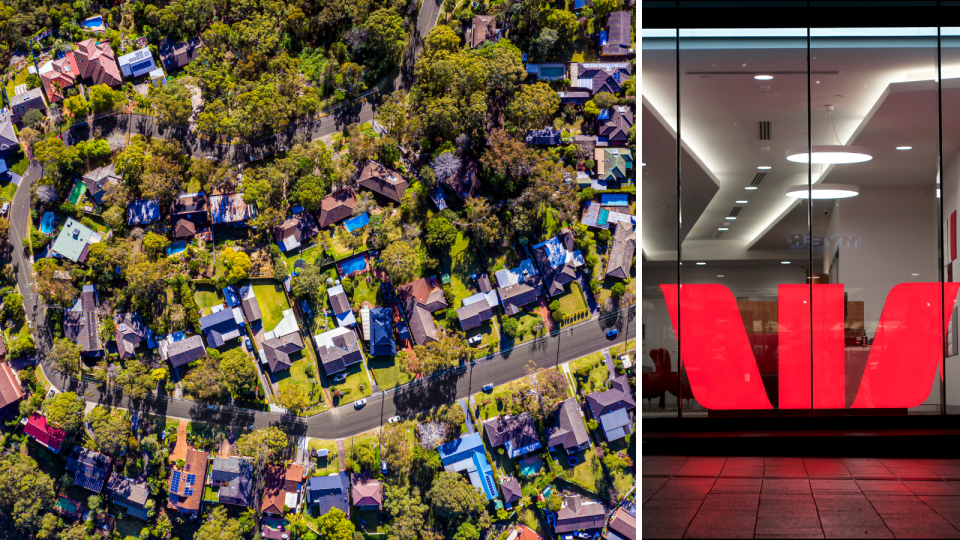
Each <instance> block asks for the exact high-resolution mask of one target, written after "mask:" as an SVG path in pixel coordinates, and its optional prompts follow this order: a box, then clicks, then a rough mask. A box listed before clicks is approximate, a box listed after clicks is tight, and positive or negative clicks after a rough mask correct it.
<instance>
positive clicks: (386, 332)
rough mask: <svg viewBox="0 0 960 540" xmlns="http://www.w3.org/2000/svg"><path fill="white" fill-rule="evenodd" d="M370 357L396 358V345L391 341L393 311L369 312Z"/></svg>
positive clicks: (378, 310) (387, 309)
mask: <svg viewBox="0 0 960 540" xmlns="http://www.w3.org/2000/svg"><path fill="white" fill-rule="evenodd" d="M368 337H369V342H370V356H396V355H397V343H396V342H395V341H393V310H392V309H390V308H373V309H371V310H370V334H369V336H368Z"/></svg>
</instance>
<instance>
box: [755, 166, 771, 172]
mask: <svg viewBox="0 0 960 540" xmlns="http://www.w3.org/2000/svg"><path fill="white" fill-rule="evenodd" d="M772 168H773V167H771V166H769V165H761V166H759V167H757V170H758V171H769V170H770V169H772Z"/></svg>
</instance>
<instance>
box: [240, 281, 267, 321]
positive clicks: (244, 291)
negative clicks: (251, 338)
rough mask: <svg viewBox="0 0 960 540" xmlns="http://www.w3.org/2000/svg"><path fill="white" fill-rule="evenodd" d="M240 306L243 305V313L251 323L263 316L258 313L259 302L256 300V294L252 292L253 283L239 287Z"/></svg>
mask: <svg viewBox="0 0 960 540" xmlns="http://www.w3.org/2000/svg"><path fill="white" fill-rule="evenodd" d="M239 292H240V306H241V307H243V314H244V315H246V316H247V321H249V322H250V324H253V322H254V321H259V320H260V319H262V318H263V316H262V315H261V313H260V303H259V302H257V296H256V295H255V294H253V285H251V284H250V283H247V284H246V285H243V286H242V287H240V291H239Z"/></svg>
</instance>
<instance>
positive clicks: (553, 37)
mask: <svg viewBox="0 0 960 540" xmlns="http://www.w3.org/2000/svg"><path fill="white" fill-rule="evenodd" d="M558 39H560V34H559V32H557V31H556V30H554V29H553V28H541V29H540V33H539V34H537V37H536V38H534V40H533V42H532V43H531V44H530V46H531V49H532V52H533V55H534V57H536V58H538V59H540V60H546V59H547V58H549V56H550V51H552V50H553V46H554V45H555V44H556V43H557V40H558Z"/></svg>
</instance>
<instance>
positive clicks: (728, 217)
mask: <svg viewBox="0 0 960 540" xmlns="http://www.w3.org/2000/svg"><path fill="white" fill-rule="evenodd" d="M723 219H729V220H730V221H735V220H736V219H737V218H735V217H733V216H727V217H725V218H723Z"/></svg>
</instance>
